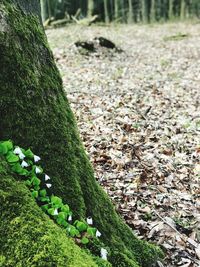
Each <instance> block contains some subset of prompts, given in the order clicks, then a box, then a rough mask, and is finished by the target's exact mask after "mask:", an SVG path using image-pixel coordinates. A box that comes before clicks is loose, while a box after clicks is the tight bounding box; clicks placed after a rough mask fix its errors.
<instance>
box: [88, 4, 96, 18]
mask: <svg viewBox="0 0 200 267" xmlns="http://www.w3.org/2000/svg"><path fill="white" fill-rule="evenodd" d="M93 10H94V0H88V6H87V16H88V17H92V15H93Z"/></svg>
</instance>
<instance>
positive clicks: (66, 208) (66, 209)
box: [61, 204, 70, 214]
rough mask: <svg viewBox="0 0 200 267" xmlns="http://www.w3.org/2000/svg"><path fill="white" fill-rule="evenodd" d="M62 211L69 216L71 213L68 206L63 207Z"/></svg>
mask: <svg viewBox="0 0 200 267" xmlns="http://www.w3.org/2000/svg"><path fill="white" fill-rule="evenodd" d="M61 211H63V212H65V213H66V214H69V212H70V209H69V206H68V205H67V204H65V205H62V207H61Z"/></svg>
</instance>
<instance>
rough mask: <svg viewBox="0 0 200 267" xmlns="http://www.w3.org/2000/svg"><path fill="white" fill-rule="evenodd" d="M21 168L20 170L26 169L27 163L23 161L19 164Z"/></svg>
mask: <svg viewBox="0 0 200 267" xmlns="http://www.w3.org/2000/svg"><path fill="white" fill-rule="evenodd" d="M21 166H22V168H24V167H28V163H27V162H26V161H25V160H23V161H22V163H21Z"/></svg>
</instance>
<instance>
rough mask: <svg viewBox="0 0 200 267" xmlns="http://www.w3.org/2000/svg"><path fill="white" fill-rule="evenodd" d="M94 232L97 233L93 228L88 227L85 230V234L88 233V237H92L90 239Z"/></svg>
mask: <svg viewBox="0 0 200 267" xmlns="http://www.w3.org/2000/svg"><path fill="white" fill-rule="evenodd" d="M96 231H97V229H96V228H94V227H88V228H87V233H88V234H89V235H90V236H92V237H93V236H95V234H96Z"/></svg>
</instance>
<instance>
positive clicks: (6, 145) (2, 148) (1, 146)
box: [0, 141, 13, 155]
mask: <svg viewBox="0 0 200 267" xmlns="http://www.w3.org/2000/svg"><path fill="white" fill-rule="evenodd" d="M12 149H13V143H12V142H11V141H4V142H1V143H0V155H6V154H7V153H8V151H10V150H12Z"/></svg>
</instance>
